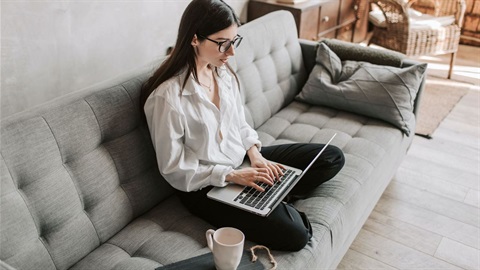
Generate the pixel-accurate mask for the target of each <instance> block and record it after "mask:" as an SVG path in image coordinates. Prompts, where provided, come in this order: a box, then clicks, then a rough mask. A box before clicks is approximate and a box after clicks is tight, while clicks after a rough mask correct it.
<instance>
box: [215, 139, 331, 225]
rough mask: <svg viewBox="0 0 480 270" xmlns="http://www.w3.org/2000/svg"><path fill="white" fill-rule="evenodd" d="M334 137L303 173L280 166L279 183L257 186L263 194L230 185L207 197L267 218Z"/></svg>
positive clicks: (216, 190)
mask: <svg viewBox="0 0 480 270" xmlns="http://www.w3.org/2000/svg"><path fill="white" fill-rule="evenodd" d="M336 135H337V134H336V133H335V134H333V136H332V138H330V140H329V141H328V142H327V143H326V144H325V146H324V147H323V148H322V149H321V150H320V152H318V154H317V155H316V156H315V158H313V160H312V161H311V162H310V164H308V166H307V167H306V168H305V169H304V170H303V171H302V170H300V169H297V168H293V167H290V166H287V165H284V164H282V165H283V166H284V167H285V168H286V170H285V171H284V175H283V176H282V178H281V179H280V181H275V183H274V185H273V186H269V185H267V184H265V183H260V184H258V185H259V186H261V187H262V188H263V189H265V191H264V192H260V191H258V190H256V189H254V188H253V187H245V186H240V185H236V184H233V183H231V184H229V185H227V186H225V187H214V188H212V190H210V191H209V192H208V193H207V196H208V197H209V198H210V199H213V200H217V201H219V202H223V203H226V204H229V205H231V206H234V207H237V208H240V209H243V210H245V211H248V212H252V213H254V214H257V215H260V216H268V215H269V214H270V213H271V212H272V211H273V210H274V209H275V208H276V207H277V206H278V205H279V204H280V203H281V202H282V200H283V199H284V198H285V196H287V194H288V193H289V192H290V190H292V188H293V187H294V186H295V185H296V184H297V183H298V181H300V179H301V178H302V177H303V176H304V175H305V174H306V173H307V171H308V170H309V169H310V167H312V165H313V163H315V161H316V160H317V159H318V157H320V155H321V154H322V153H323V151H325V149H326V148H327V146H328V145H329V144H330V142H331V141H332V140H333V138H335V136H336ZM245 166H249V164H248V163H244V164H242V166H240V167H245Z"/></svg>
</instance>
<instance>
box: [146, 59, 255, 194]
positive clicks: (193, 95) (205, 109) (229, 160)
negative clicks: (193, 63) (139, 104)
mask: <svg viewBox="0 0 480 270" xmlns="http://www.w3.org/2000/svg"><path fill="white" fill-rule="evenodd" d="M218 70H219V75H218V76H217V75H215V80H216V82H217V85H218V91H219V96H220V106H219V109H218V108H217V107H216V106H215V105H214V104H213V103H212V102H211V101H210V100H209V99H208V97H207V95H206V93H205V90H204V89H203V88H202V87H201V86H200V85H199V84H198V83H197V82H195V80H194V79H193V75H191V74H188V76H189V79H188V81H187V83H186V85H185V88H184V89H183V91H182V85H183V82H184V79H185V76H187V74H186V72H184V73H183V74H180V75H179V76H175V77H172V78H170V79H169V80H167V81H165V82H164V83H162V84H161V85H160V86H159V87H158V88H157V89H156V90H155V91H153V92H152V94H151V95H150V96H149V97H148V99H147V101H146V103H145V106H144V110H145V115H146V118H147V123H148V127H149V129H150V135H151V137H152V141H153V145H154V147H155V152H156V156H157V161H158V167H159V169H160V172H161V174H162V176H163V177H164V178H165V179H166V180H167V181H168V182H169V183H170V185H172V186H173V187H174V188H176V189H178V190H181V191H187V192H188V191H195V190H199V189H201V188H203V187H206V186H210V185H213V186H225V185H226V182H225V177H226V175H227V174H229V173H230V172H232V171H233V169H234V168H236V167H238V166H240V165H241V164H242V162H243V159H244V157H245V154H246V151H247V150H248V149H250V148H251V147H252V146H254V145H257V147H260V146H261V142H260V141H259V139H258V134H257V133H256V132H255V130H254V129H252V128H251V127H250V125H248V123H247V122H246V121H245V114H244V109H243V105H242V101H241V96H240V92H239V89H238V85H237V82H236V79H235V77H234V76H233V75H231V74H230V73H229V71H227V69H226V68H225V67H222V68H218ZM214 73H215V72H214Z"/></svg>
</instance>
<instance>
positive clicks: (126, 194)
mask: <svg viewBox="0 0 480 270" xmlns="http://www.w3.org/2000/svg"><path fill="white" fill-rule="evenodd" d="M121 86H122V88H123V90H124V91H125V92H126V93H127V96H128V97H129V99H130V101H131V102H132V103H133V100H132V98H131V97H130V95H129V94H128V91H127V89H126V88H125V86H123V84H122V85H121ZM136 128H138V126H136V127H135V128H134V129H136ZM132 130H133V129H132ZM132 130H131V131H129V132H128V133H130V132H132ZM125 135H126V134H124V135H122V136H125ZM105 150H107V152H108V154H109V155H110V158H111V159H112V161H113V164H114V165H115V170H116V171H117V175H118V180H119V185H118V186H119V187H120V188H121V189H122V190H123V193H125V196H127V199H128V201H129V202H130V208H131V209H132V217H135V211H134V209H133V200H132V198H130V196H129V195H128V193H127V191H126V190H125V188H124V187H123V184H122V183H121V182H120V180H121V179H120V174H119V173H118V166H117V163H116V162H115V159H114V158H113V156H112V153H110V151H108V148H106V147H105ZM125 180H128V179H125Z"/></svg>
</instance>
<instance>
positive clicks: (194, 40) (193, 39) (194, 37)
mask: <svg viewBox="0 0 480 270" xmlns="http://www.w3.org/2000/svg"><path fill="white" fill-rule="evenodd" d="M199 43H200V42H199V41H198V37H197V34H195V35H193V38H192V43H191V44H192V46H194V47H195V46H198V44H199Z"/></svg>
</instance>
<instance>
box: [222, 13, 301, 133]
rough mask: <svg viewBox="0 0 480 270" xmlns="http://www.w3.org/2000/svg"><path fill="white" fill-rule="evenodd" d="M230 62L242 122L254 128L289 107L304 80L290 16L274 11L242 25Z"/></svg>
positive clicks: (289, 14) (297, 44) (298, 48)
mask: <svg viewBox="0 0 480 270" xmlns="http://www.w3.org/2000/svg"><path fill="white" fill-rule="evenodd" d="M238 34H239V35H241V36H242V37H244V38H243V40H242V44H241V45H240V46H239V47H238V48H237V49H236V55H235V58H234V59H233V61H232V62H231V65H232V68H233V69H234V70H235V72H236V73H237V75H238V77H239V81H240V88H241V92H242V97H243V99H244V104H245V108H246V109H245V114H246V119H247V121H248V122H249V124H250V125H251V126H252V127H254V128H258V127H259V126H261V125H262V124H263V123H264V122H265V121H266V120H267V119H269V118H270V117H271V116H272V115H274V114H275V113H276V112H278V111H279V110H280V109H282V108H283V107H284V106H286V105H287V104H289V103H290V102H291V101H292V100H293V99H294V97H295V95H296V94H297V93H298V92H299V91H300V90H301V88H302V87H303V85H304V84H305V81H306V79H307V74H306V71H305V67H304V64H303V58H302V50H301V47H300V43H299V41H298V34H297V28H296V24H295V20H294V19H293V15H292V14H291V13H290V12H288V11H276V12H272V13H269V14H267V15H265V16H263V17H260V18H258V19H256V20H254V21H252V22H249V23H246V24H244V25H242V26H241V27H240V28H239V30H238Z"/></svg>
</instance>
